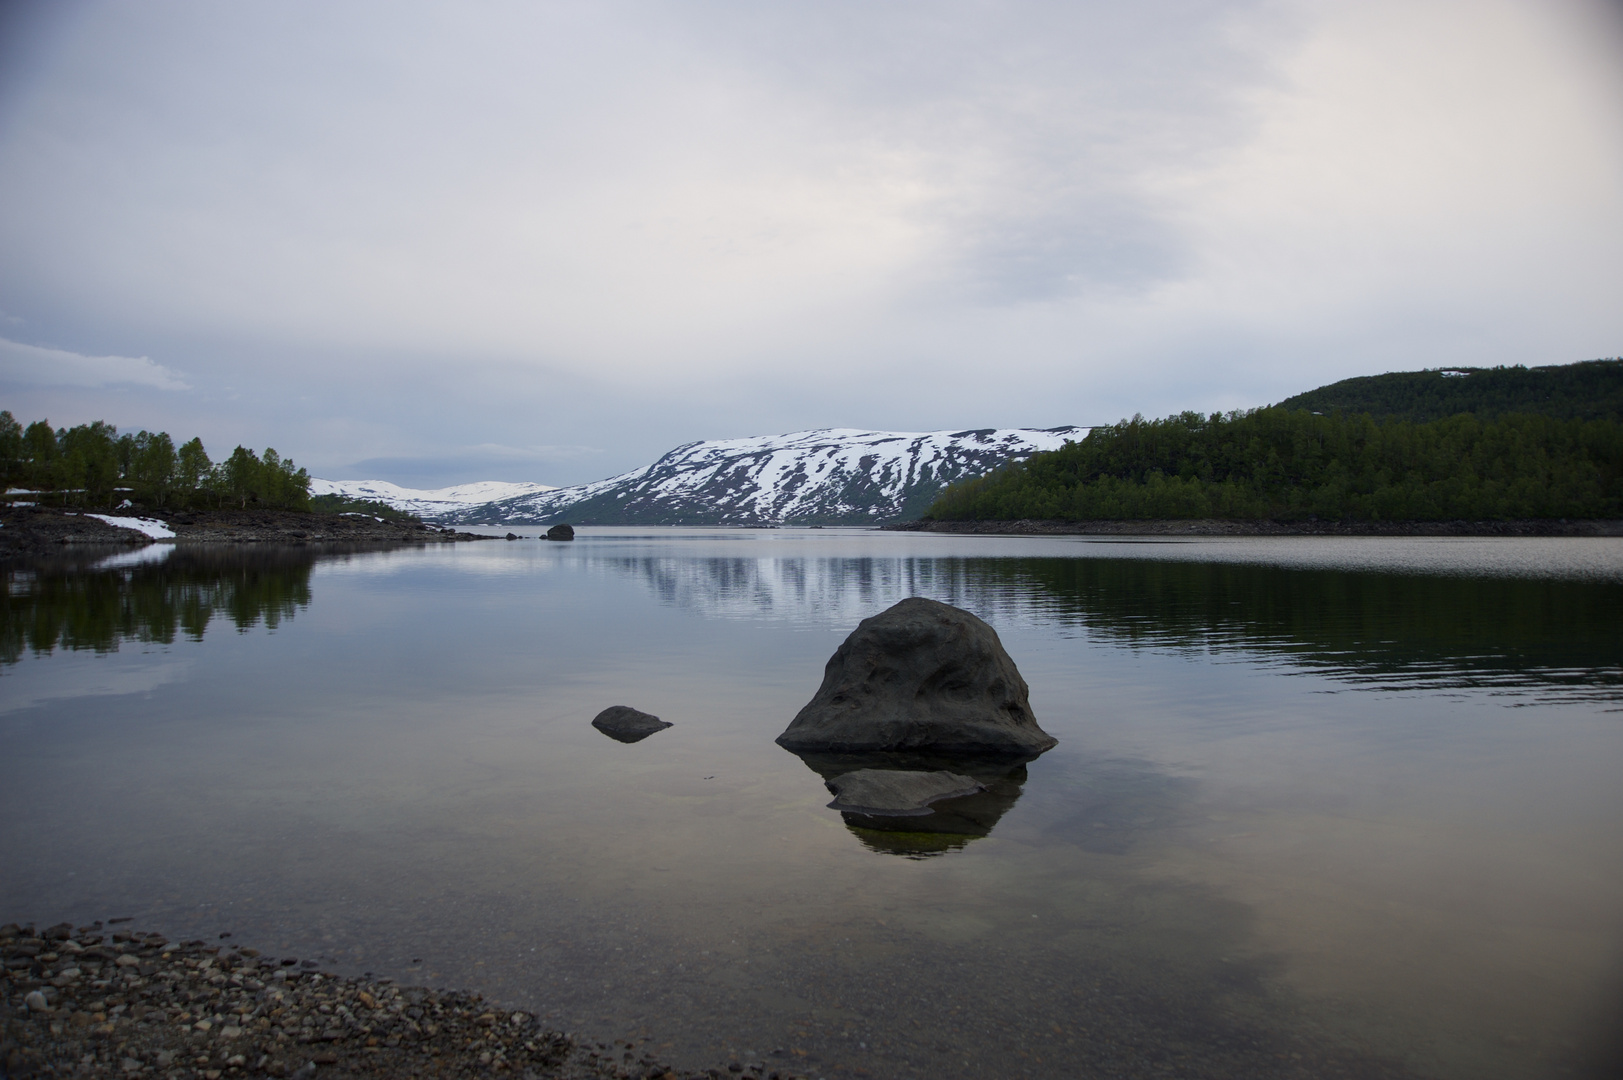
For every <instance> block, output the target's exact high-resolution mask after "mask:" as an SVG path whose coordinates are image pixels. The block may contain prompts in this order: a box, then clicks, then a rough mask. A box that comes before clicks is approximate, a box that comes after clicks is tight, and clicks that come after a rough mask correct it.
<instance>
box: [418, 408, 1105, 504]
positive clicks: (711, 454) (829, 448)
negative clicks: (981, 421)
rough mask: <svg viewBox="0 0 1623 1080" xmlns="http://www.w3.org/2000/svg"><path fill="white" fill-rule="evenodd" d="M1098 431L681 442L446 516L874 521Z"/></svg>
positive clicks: (828, 433) (848, 434)
mask: <svg viewBox="0 0 1623 1080" xmlns="http://www.w3.org/2000/svg"><path fill="white" fill-rule="evenodd" d="M1086 433H1087V429H1086V428H1080V427H1059V428H1047V429H1032V428H981V429H977V430H970V431H924V432H917V431H864V430H858V429H853V428H822V429H819V430H816V431H797V432H791V433H790V434H787V435H770V436H755V437H751V438H743V439H714V440H709V441H705V442H696V443H689V444H688V445H686V446H680V447H677V448H676V449H675V450H672V451H671V452H669V453H668V454H666V455H664V456H663V457H661V458H660V459H659V460H658V461H656V462H654V463H653V464H652V465H649V466H648V467H647V468H644V469H637V470H634V471H632V472H628V473H622V474H620V475H619V476H611V477H609V478H608V479H606V480H599V481H596V482H595V483H591V484H581V485H578V486H575V487H567V488H557V489H553V490H550V491H543V492H536V493H532V494H523V495H517V496H514V497H511V498H503V499H497V500H493V501H491V502H488V503H485V504H483V505H480V506H471V507H465V508H461V509H458V510H456V511H453V512H450V513H448V514H445V515H444V517H445V518H446V519H447V520H451V521H455V522H458V523H462V524H507V523H512V524H544V523H547V522H553V521H564V520H568V521H570V522H571V523H574V524H588V525H589V524H650V525H651V524H666V525H676V524H687V525H703V524H740V525H744V524H776V523H780V522H799V523H805V524H814V523H815V524H863V523H873V522H881V521H893V520H899V519H905V518H910V517H913V518H916V517H918V516H919V515H921V514H922V513H923V512H924V510H925V508H926V507H928V506H929V504H930V503H931V501H933V500H934V498H935V496H936V495H937V494H939V493H940V491H941V489H942V488H944V487H946V485H947V484H949V483H952V482H954V481H957V480H963V479H967V478H969V477H973V476H979V475H982V474H984V473H987V472H990V471H992V470H993V469H996V468H998V467H999V466H1001V465H1004V464H1005V463H1007V462H1009V461H1012V460H1019V459H1022V458H1025V457H1028V456H1030V455H1031V454H1033V453H1035V452H1037V451H1039V450H1057V449H1059V448H1060V447H1061V446H1063V445H1064V444H1065V443H1066V441H1068V440H1073V439H1080V438H1082V437H1083V436H1085V435H1086Z"/></svg>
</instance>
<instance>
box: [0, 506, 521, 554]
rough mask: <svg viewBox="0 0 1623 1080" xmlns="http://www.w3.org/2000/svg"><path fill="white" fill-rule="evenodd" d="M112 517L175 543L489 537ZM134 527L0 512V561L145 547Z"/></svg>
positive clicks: (281, 521)
mask: <svg viewBox="0 0 1623 1080" xmlns="http://www.w3.org/2000/svg"><path fill="white" fill-rule="evenodd" d="M107 513H108V515H109V516H125V515H128V516H132V517H142V518H146V519H148V520H153V521H159V522H162V523H163V524H164V525H166V526H167V527H168V528H169V529H170V530H171V531H172V532H174V534H175V538H174V539H175V543H179V544H186V543H216V544H244V543H270V544H318V543H343V544H401V543H409V544H445V543H454V542H457V541H462V540H489V539H491V537H488V536H481V535H476V534H474V533H468V532H456V531H454V530H452V529H439V528H435V527H433V526H431V525H424V524H422V523H420V522H414V521H388V520H384V519H381V518H376V517H372V516H370V515H365V514H311V513H298V512H296V511H291V510H196V511H175V512H166V511H152V510H123V511H117V512H116V513H115V512H107ZM151 542H152V538H151V537H149V536H147V535H146V534H145V533H142V532H140V531H139V530H136V529H130V528H123V527H120V526H117V525H111V524H108V523H107V522H105V521H102V520H101V519H100V518H96V517H91V516H90V515H89V514H88V513H79V512H75V511H70V510H56V509H50V508H46V507H37V506H16V507H7V508H4V509H0V558H6V557H11V556H17V555H42V554H48V553H50V552H52V551H60V550H61V548H62V545H65V544H127V545H131V546H135V545H141V544H148V543H151Z"/></svg>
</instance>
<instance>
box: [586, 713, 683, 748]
mask: <svg viewBox="0 0 1623 1080" xmlns="http://www.w3.org/2000/svg"><path fill="white" fill-rule="evenodd" d="M592 726H593V727H595V728H596V729H597V730H599V731H601V732H602V733H603V734H605V735H607V736H608V737H609V738H611V739H618V740H619V741H620V742H623V743H634V742H638V741H640V740H642V739H646V738H648V736H650V735H652V734H653V733H654V732H656V731H663V730H665V729H666V728H668V727H670V726H671V725H670V724H669V723H668V722H667V721H664V720H661V719H660V718H659V717H657V716H651V715H649V714H648V713H645V712H642V711H641V710H639V709H633V708H632V707H631V706H629V705H610V706H609V707H608V708H607V709H604V710H603V711H602V712H600V713H598V714H597V717H596V719H594V720H593V721H592Z"/></svg>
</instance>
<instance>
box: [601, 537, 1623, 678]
mask: <svg viewBox="0 0 1623 1080" xmlns="http://www.w3.org/2000/svg"><path fill="white" fill-rule="evenodd" d="M609 562H610V564H611V566H612V568H613V569H615V570H616V571H617V572H620V573H624V574H627V575H628V576H633V577H638V578H641V579H643V580H644V581H646V582H648V583H649V585H650V586H651V588H652V589H653V592H654V594H655V596H656V597H657V598H658V599H659V600H660V601H661V602H663V603H667V604H671V605H675V606H680V607H691V608H696V609H698V610H701V611H704V612H706V613H708V614H711V615H716V616H720V617H727V618H760V617H773V618H786V619H789V620H792V621H796V622H805V623H811V624H815V625H819V626H828V627H842V628H851V627H854V626H855V625H856V624H857V622H859V621H860V620H862V619H864V618H867V617H868V616H870V615H874V614H876V613H878V612H879V611H882V610H884V609H885V608H886V607H889V606H890V605H891V604H893V603H895V602H896V601H897V600H900V599H902V598H904V597H907V596H929V597H932V598H933V599H936V600H942V601H945V602H946V603H950V604H956V605H957V606H959V607H963V608H967V609H969V610H970V611H973V612H975V613H976V614H977V615H980V616H981V617H982V618H984V619H986V620H987V621H988V622H990V623H992V624H993V625H994V626H997V627H999V628H1002V629H1004V630H1008V629H1011V628H1013V627H1016V626H1038V627H1042V626H1047V627H1053V626H1055V625H1058V626H1061V627H1064V626H1071V627H1075V628H1076V629H1078V630H1081V631H1085V632H1086V633H1088V634H1089V635H1090V636H1092V637H1094V638H1095V639H1099V640H1104V641H1107V642H1113V643H1117V644H1121V645H1126V646H1128V647H1131V648H1160V649H1177V650H1200V651H1206V652H1235V653H1242V652H1243V653H1249V654H1251V655H1253V656H1255V655H1257V654H1263V655H1265V656H1272V657H1277V658H1278V659H1279V660H1281V661H1284V662H1288V663H1293V664H1297V665H1301V666H1303V667H1306V668H1309V669H1311V670H1313V671H1315V672H1316V673H1318V674H1321V675H1325V676H1328V677H1330V678H1333V679H1336V680H1337V681H1340V682H1343V683H1347V684H1350V685H1354V686H1361V687H1365V688H1370V689H1403V688H1410V687H1415V688H1418V687H1425V688H1429V689H1448V688H1456V687H1457V688H1466V687H1477V688H1486V689H1488V690H1490V691H1492V692H1497V693H1505V694H1510V695H1514V696H1523V697H1525V696H1527V695H1528V694H1529V693H1531V694H1534V695H1535V696H1540V695H1554V696H1556V697H1558V698H1560V699H1562V700H1594V701H1602V702H1613V701H1617V700H1619V699H1623V585H1618V584H1615V583H1591V582H1578V581H1560V580H1541V579H1523V578H1490V577H1447V576H1442V575H1421V574H1389V573H1381V572H1375V571H1364V570H1319V569H1300V568H1282V567H1272V566H1263V565H1245V564H1235V563H1215V562H1214V563H1201V562H1183V561H1170V560H1168V561H1159V560H1151V559H1095V558H951V559H929V558H922V559H915V558H900V559H875V558H838V559H806V558H754V559H736V558H734V559H675V558H671V559H666V558H644V559H614V560H609Z"/></svg>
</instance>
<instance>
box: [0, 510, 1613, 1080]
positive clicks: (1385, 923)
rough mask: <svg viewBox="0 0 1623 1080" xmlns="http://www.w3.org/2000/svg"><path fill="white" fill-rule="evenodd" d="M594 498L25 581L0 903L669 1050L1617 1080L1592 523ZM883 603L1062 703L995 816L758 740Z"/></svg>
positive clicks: (825, 1067)
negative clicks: (410, 538)
mask: <svg viewBox="0 0 1623 1080" xmlns="http://www.w3.org/2000/svg"><path fill="white" fill-rule="evenodd" d="M517 531H519V532H524V531H525V530H522V529H521V530H517ZM529 532H530V533H531V534H533V532H534V530H529ZM579 535H580V539H578V540H577V541H576V542H575V543H573V544H548V543H538V542H536V541H534V540H526V541H516V542H510V543H509V542H495V543H480V544H462V545H456V546H454V547H441V548H430V549H421V550H418V549H412V550H396V551H388V552H321V551H316V550H314V549H308V548H306V549H274V550H255V549H241V548H238V549H225V550H219V549H216V550H208V551H201V550H196V549H181V550H178V551H170V549H167V548H159V547H154V548H148V549H144V550H143V552H141V553H139V554H135V555H131V554H129V553H126V554H122V555H113V556H110V557H106V558H104V557H100V556H97V555H95V554H94V553H82V554H81V555H80V556H78V557H77V558H76V560H75V562H74V564H73V565H71V566H62V565H56V566H50V565H39V566H35V567H30V568H26V569H18V570H14V571H13V572H12V573H11V575H10V577H9V581H8V590H7V595H6V597H5V600H4V608H3V617H0V745H3V746H4V747H5V748H6V750H5V753H4V754H3V755H0V793H3V794H0V866H3V867H4V873H3V875H0V920H6V919H25V918H34V919H50V920H53V921H54V920H56V919H58V918H70V919H74V920H77V921H88V920H90V919H94V918H106V917H108V916H112V915H133V916H136V917H137V920H138V924H139V925H142V926H145V927H148V928H151V929H157V930H163V931H165V932H168V933H170V934H173V935H187V936H210V937H212V936H214V935H217V934H219V933H221V932H225V931H230V932H232V933H234V935H235V936H236V937H237V938H238V939H239V940H243V941H245V942H248V943H252V944H256V945H258V946H259V947H261V948H263V949H265V950H266V951H268V952H271V953H274V954H277V955H295V956H299V957H301V958H303V957H320V958H323V959H324V960H326V961H327V962H329V963H331V964H333V965H335V966H336V967H338V968H340V969H343V970H353V971H363V970H365V971H373V972H376V973H377V974H379V975H390V976H394V977H397V978H400V979H401V980H403V981H418V982H427V983H430V984H433V985H456V986H463V987H468V988H471V989H479V990H483V991H485V992H487V993H489V994H492V995H495V996H498V997H500V998H502V999H504V1000H507V1001H511V1002H513V1003H514V1004H515V1005H521V1006H525V1007H529V1008H533V1009H536V1010H537V1011H539V1012H541V1013H542V1014H543V1015H546V1016H548V1017H549V1018H550V1019H551V1020H552V1021H553V1022H554V1023H555V1024H556V1025H557V1026H559V1027H563V1028H567V1029H571V1030H577V1031H584V1032H589V1033H592V1034H593V1035H594V1036H595V1037H597V1038H602V1039H607V1038H610V1037H622V1036H633V1035H643V1036H649V1037H652V1038H653V1039H654V1041H655V1044H656V1045H665V1052H666V1053H667V1054H669V1055H670V1056H672V1057H674V1058H675V1059H677V1060H678V1061H682V1062H686V1063H688V1064H692V1065H710V1064H714V1063H715V1062H716V1060H717V1059H718V1058H725V1057H727V1056H728V1055H737V1056H738V1057H740V1058H741V1059H753V1060H767V1061H772V1062H778V1061H780V1060H781V1061H784V1062H788V1063H789V1065H788V1067H791V1068H795V1069H797V1070H800V1071H805V1072H808V1073H810V1074H811V1075H818V1076H836V1075H872V1076H915V1075H917V1076H1052V1075H1056V1074H1063V1073H1066V1072H1076V1073H1080V1074H1084V1075H1086V1074H1089V1073H1091V1072H1097V1073H1101V1074H1104V1075H1112V1074H1121V1075H1163V1074H1164V1075H1212V1076H1257V1075H1281V1076H1296V1075H1348V1076H1410V1075H1413V1076H1436V1077H1462V1078H1463V1077H1541V1076H1552V1077H1553V1076H1581V1075H1609V1073H1607V1072H1606V1069H1607V1068H1608V1067H1609V1065H1611V1064H1613V1063H1615V1061H1616V1058H1615V1057H1612V1056H1608V1055H1611V1054H1612V1053H1613V1051H1614V1050H1615V1048H1614V1047H1611V1046H1608V1045H1607V1044H1606V1042H1605V1038H1606V1036H1607V1035H1608V1034H1609V1032H1610V1030H1611V1028H1612V1027H1613V1024H1612V1021H1614V1020H1615V1019H1616V1018H1617V1017H1618V1016H1619V1015H1623V1011H1620V1009H1619V1006H1620V1005H1623V994H1620V992H1619V987H1620V980H1619V977H1620V975H1623V845H1620V844H1619V843H1618V836H1619V833H1620V826H1623V785H1619V784H1618V783H1617V782H1616V776H1617V773H1618V769H1619V766H1623V541H1618V540H1615V539H1600V540H1593V539H1553V540H1457V539H1445V538H1421V539H1390V538H1370V539H1367V540H1366V539H1350V540H1349V539H1337V538H1316V537H1300V538H1296V537H1293V538H1216V539H1201V540H1174V541H1162V540H1159V539H1157V540H1155V541H1144V542H1135V541H1120V540H1112V541H1098V540H1082V539H1068V538H1018V539H1010V538H990V537H946V536H930V535H920V534H882V533H873V532H865V531H864V532H859V531H846V530H835V529H829V530H816V531H813V530H806V531H794V530H777V531H763V530H755V531H728V530H699V529H692V530H688V529H658V530H644V531H636V530H611V529H582V530H580V533H579ZM909 595H924V596H931V597H934V598H936V599H939V600H944V601H947V602H949V603H955V604H958V605H960V606H963V607H966V608H969V609H970V610H972V611H975V612H976V613H978V614H980V615H981V616H982V617H984V618H986V619H987V620H988V621H989V622H991V623H992V624H993V625H994V626H995V627H996V628H997V630H998V632H999V634H1000V635H1001V637H1002V638H1003V641H1004V644H1005V646H1006V647H1007V648H1008V650H1009V652H1010V653H1011V655H1012V656H1013V657H1014V658H1015V660H1016V662H1017V663H1018V664H1019V665H1020V668H1021V671H1022V673H1023V674H1024V675H1025V677H1026V680H1027V682H1028V683H1030V685H1031V688H1032V705H1033V708H1034V711H1035V712H1036V715H1037V717H1038V720H1039V722H1040V723H1041V724H1042V725H1043V727H1044V728H1045V729H1046V730H1047V731H1049V732H1050V733H1051V734H1053V735H1055V736H1057V737H1058V738H1059V740H1060V744H1059V746H1058V747H1057V748H1056V749H1054V750H1052V751H1050V752H1049V753H1048V754H1046V755H1044V756H1043V757H1041V758H1039V759H1038V760H1036V761H1034V762H1031V763H1030V764H1029V765H1028V766H1027V767H1026V768H1025V770H1024V772H1023V774H1022V775H1011V776H1009V777H1007V778H1005V779H1003V780H1001V781H999V785H998V786H997V789H996V794H997V798H996V799H995V800H993V802H994V803H995V805H993V804H991V803H989V804H987V805H985V806H982V807H981V808H980V810H979V811H977V816H976V820H977V821H979V822H980V823H981V824H982V825H986V826H987V827H985V828H981V829H978V830H976V829H966V830H963V831H959V832H956V833H950V832H948V833H943V832H933V833H932V832H922V831H915V832H900V833H898V832H894V831H883V830H874V829H871V828H866V827H864V826H865V825H871V824H873V823H872V822H863V821H860V820H857V821H853V822H852V823H848V822H847V821H846V820H845V819H842V817H841V815H840V814H839V813H838V812H836V811H834V810H831V809H828V808H827V805H826V804H827V803H828V802H829V800H830V798H831V796H830V793H829V792H828V790H827V789H826V788H825V787H824V786H823V784H822V781H821V778H820V777H819V776H818V774H817V773H815V772H814V771H813V770H812V769H811V768H809V767H808V766H807V765H806V764H804V763H802V762H801V761H800V760H799V759H798V758H796V757H794V756H793V755H791V754H788V753H786V752H784V751H782V750H780V749H779V748H778V747H777V746H776V745H774V744H773V742H772V740H773V738H774V737H775V736H776V735H777V734H778V733H779V732H780V731H782V729H783V728H784V726H785V725H787V723H788V721H789V719H790V718H791V717H793V715H794V714H795V712H796V711H797V710H798V709H799V708H800V706H801V705H803V704H804V703H805V702H806V701H807V700H808V699H809V698H810V697H811V695H812V692H813V691H814V690H815V689H816V687H817V684H818V682H819V680H820V678H821V674H822V667H823V664H824V662H825V661H826V660H827V658H828V655H829V654H830V653H831V652H832V651H833V649H834V648H835V646H836V645H838V643H839V642H840V640H842V638H843V637H844V635H845V634H847V633H848V632H849V631H850V630H851V628H852V627H853V626H854V625H855V624H856V622H857V621H859V620H860V619H862V618H864V617H866V616H868V615H871V614H874V613H876V612H877V611H880V610H882V609H883V608H884V607H886V606H888V605H889V604H891V603H893V602H895V601H896V600H899V599H901V598H903V597H906V596H909ZM611 704H629V705H633V706H636V707H638V708H641V709H644V710H647V711H649V712H653V713H656V714H658V715H660V716H661V717H663V718H664V719H666V720H669V721H673V722H674V724H675V726H674V727H672V728H671V729H669V730H666V731H663V732H660V733H658V734H657V735H654V736H652V737H650V738H648V739H646V740H644V741H642V742H638V743H635V744H630V745H626V744H621V743H618V742H615V741H612V740H610V739H607V738H605V737H603V736H602V735H600V734H599V733H598V732H596V731H595V730H593V729H592V728H591V727H590V726H589V723H588V722H589V721H590V719H591V718H592V716H594V715H595V714H596V713H597V712H598V711H599V710H601V709H603V708H604V707H606V706H608V705H611ZM982 798H984V797H982ZM988 823H989V824H988ZM774 1052H776V1056H773V1055H774Z"/></svg>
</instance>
